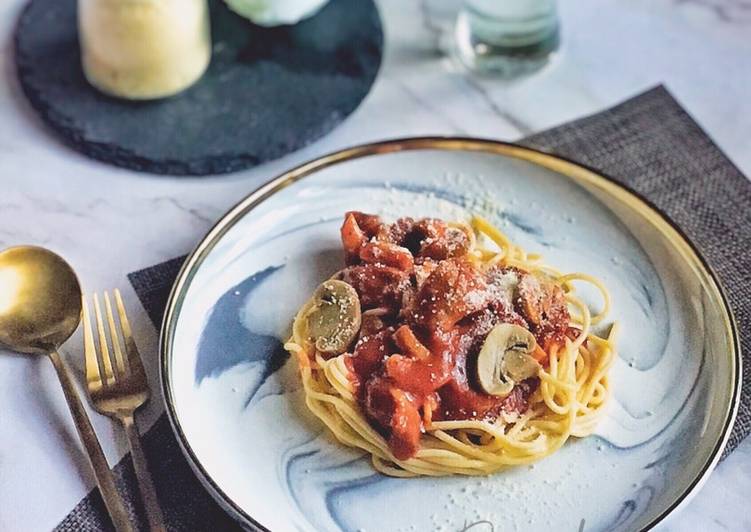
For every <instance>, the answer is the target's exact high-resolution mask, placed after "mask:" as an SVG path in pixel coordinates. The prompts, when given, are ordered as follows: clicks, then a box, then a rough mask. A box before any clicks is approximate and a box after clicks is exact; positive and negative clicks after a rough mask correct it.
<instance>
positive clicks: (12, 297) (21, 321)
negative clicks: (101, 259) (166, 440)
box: [0, 246, 133, 532]
mask: <svg viewBox="0 0 751 532" xmlns="http://www.w3.org/2000/svg"><path fill="white" fill-rule="evenodd" d="M80 321H81V287H80V285H79V284H78V279H77V278H76V274H75V272H74V271H73V269H72V268H71V267H70V266H69V265H68V263H67V262H65V261H64V260H63V259H62V258H61V257H59V256H58V255H55V254H54V253H52V252H51V251H48V250H46V249H44V248H39V247H34V246H19V247H13V248H9V249H6V250H5V251H2V252H0V344H4V345H5V346H7V347H8V348H10V349H11V350H13V351H17V352H19V353H28V354H35V355H47V356H49V358H50V360H51V361H52V365H53V366H55V370H56V371H57V376H58V378H59V379H60V384H61V386H62V387H63V392H64V394H65V399H66V400H67V401H68V408H70V413H71V414H72V415H73V420H74V421H75V424H76V429H77V430H78V435H79V436H80V438H81V441H82V442H83V445H84V447H85V448H86V452H87V453H88V456H89V460H90V462H91V466H92V468H93V469H94V475H95V477H96V480H97V483H98V484H99V490H100V492H101V494H102V498H103V499H104V504H105V506H107V510H108V511H109V514H110V516H111V517H112V522H113V524H114V525H115V528H116V529H117V530H118V532H120V531H132V530H133V529H132V527H131V525H130V521H129V520H128V513H127V512H126V510H125V505H124V504H123V500H122V499H121V498H120V494H119V493H118V491H117V488H115V481H114V478H113V476H112V471H110V468H109V465H108V464H107V459H106V458H105V457H104V453H103V452H102V448H101V446H100V445H99V441H98V440H97V437H96V433H95V432H94V428H93V427H92V426H91V421H89V416H88V415H87V414H86V410H84V407H83V404H82V403H81V399H80V398H79V396H78V392H77V391H76V388H75V387H74V385H73V379H72V378H71V376H70V373H69V372H68V370H67V369H66V367H65V365H64V364H63V362H62V359H61V357H60V354H59V353H58V352H57V350H58V349H59V348H60V346H61V345H62V344H63V343H64V342H65V341H66V340H68V338H70V336H71V335H72V334H73V333H74V332H75V330H76V329H77V328H78V324H79V323H80Z"/></svg>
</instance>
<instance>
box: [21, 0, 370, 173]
mask: <svg viewBox="0 0 751 532" xmlns="http://www.w3.org/2000/svg"><path fill="white" fill-rule="evenodd" d="M210 6H211V21H212V24H211V25H212V38H213V41H214V43H213V45H214V54H213V58H212V62H211V65H210V66H209V69H208V71H207V72H206V74H205V75H204V77H203V78H202V79H201V80H200V81H199V82H198V83H197V84H196V85H194V86H193V87H191V88H190V89H188V90H187V91H185V92H184V93H182V94H179V95H177V96H175V97H173V98H170V99H166V100H158V101H151V102H127V101H124V100H118V99H115V98H110V97H107V96H104V95H102V94H100V93H99V92H97V91H96V90H95V89H93V88H92V87H91V86H90V85H89V84H88V83H87V81H86V79H85V78H84V75H83V71H82V69H81V65H80V56H79V47H78V35H77V30H76V0H32V1H31V2H29V4H28V5H27V6H26V9H25V10H24V11H23V13H22V15H21V17H20V19H19V22H18V27H17V29H16V63H17V66H18V76H19V79H20V82H21V86H22V87H23V90H24V92H25V93H26V95H27V96H28V98H29V100H30V101H31V104H32V106H33V107H34V108H35V109H36V110H37V111H38V112H39V114H40V115H41V117H42V118H43V119H44V121H45V122H46V123H47V124H49V125H50V126H51V127H52V128H53V129H54V130H55V131H57V132H58V133H59V134H60V135H61V136H62V138H63V139H64V140H65V141H66V142H67V143H68V144H70V145H71V146H72V147H73V148H75V149H76V150H78V151H81V152H83V153H84V154H86V155H88V156H90V157H93V158H95V159H99V160H101V161H104V162H107V163H111V164H115V165H118V166H124V167H126V168H131V169H133V170H139V171H144V172H153V173H161V174H189V175H206V174H220V173H226V172H233V171H236V170H240V169H243V168H247V167H250V166H254V165H257V164H260V163H262V162H264V161H268V160H271V159H275V158H278V157H281V156H282V155H285V154H287V153H289V152H291V151H294V150H296V149H299V148H301V147H303V146H305V145H307V144H309V143H311V142H313V141H314V140H316V139H318V138H320V137H321V136H322V135H324V134H326V133H328V132H329V131H331V130H332V129H333V128H334V127H335V126H336V125H338V124H339V123H340V122H341V121H342V120H344V119H345V118H346V117H347V116H348V115H349V114H350V113H352V112H353V111H354V110H355V108H357V106H358V105H359V104H360V102H361V101H362V100H363V98H365V96H366V95H367V93H368V91H369V90H370V87H371V86H372V84H373V81H374V80H375V77H376V74H377V72H378V68H379V66H380V63H381V53H382V49H383V33H382V30H381V22H380V18H379V16H378V11H377V9H376V7H375V5H374V4H373V0H331V2H330V3H329V4H328V5H327V6H326V7H324V8H323V10H321V11H320V12H319V13H318V14H317V15H315V16H314V17H312V18H310V19H307V20H304V21H302V22H301V23H299V24H297V25H295V26H281V27H277V28H271V29H268V28H262V27H260V26H255V25H253V24H251V23H250V22H248V21H247V20H245V19H243V18H241V17H239V16H237V15H235V14H234V13H232V12H231V11H229V9H227V7H226V6H225V5H224V3H223V2H222V1H221V0H211V1H210Z"/></svg>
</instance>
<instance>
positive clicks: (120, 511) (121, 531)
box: [49, 351, 133, 532]
mask: <svg viewBox="0 0 751 532" xmlns="http://www.w3.org/2000/svg"><path fill="white" fill-rule="evenodd" d="M49 356H50V360H51V361H52V365H53V366H55V370H56V371H57V376H58V378H59V379H60V385H61V386H62V388H63V393H64V394H65V399H66V401H67V402H68V408H69V409H70V413H71V414H72V415H73V421H74V422H75V424H76V430H78V435H79V437H80V438H81V442H82V443H83V446H84V447H85V448H86V453H87V455H88V457H89V461H90V462H91V467H92V468H93V469H94V476H95V477H96V480H97V483H98V484H99V491H100V493H101V494H102V499H104V505H105V506H106V507H107V511H108V512H109V514H110V517H111V518H112V524H114V525H115V529H116V530H117V531H118V532H132V531H133V527H132V526H131V524H130V520H129V519H128V512H127V511H126V510H125V505H124V503H123V500H122V498H121V497H120V494H119V492H118V491H117V488H116V487H115V480H114V478H113V476H112V471H111V470H110V467H109V464H108V463H107V458H105V456H104V452H103V451H102V447H101V446H100V445H99V440H98V439H97V437H96V433H95V432H94V427H92V426H91V421H90V420H89V416H88V415H87V414H86V410H85V409H84V407H83V404H82V403H81V399H80V397H79V396H78V392H77V391H76V388H75V386H74V385H73V379H72V378H71V376H70V373H69V372H68V369H67V368H66V367H65V365H64V364H63V361H62V359H61V358H60V354H59V353H58V352H57V351H52V352H51V353H50V354H49Z"/></svg>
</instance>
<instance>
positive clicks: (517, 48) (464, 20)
mask: <svg viewBox="0 0 751 532" xmlns="http://www.w3.org/2000/svg"><path fill="white" fill-rule="evenodd" d="M559 35H560V32H559V22H558V13H557V10H556V5H555V0H464V2H463V6H462V10H461V11H460V13H459V16H458V18H457V23H456V52H457V54H458V56H459V59H460V60H461V62H462V63H464V64H465V65H466V66H467V67H469V68H470V69H472V70H474V71H476V72H481V73H489V74H496V75H499V76H501V77H506V78H513V77H518V76H521V75H525V74H529V73H531V72H534V71H535V70H538V69H540V68H542V67H543V66H544V65H545V64H547V63H548V61H549V60H550V57H551V55H552V54H553V52H555V51H556V50H557V49H558V46H559V43H560V36H559Z"/></svg>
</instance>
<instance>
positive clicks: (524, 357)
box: [477, 323, 540, 397]
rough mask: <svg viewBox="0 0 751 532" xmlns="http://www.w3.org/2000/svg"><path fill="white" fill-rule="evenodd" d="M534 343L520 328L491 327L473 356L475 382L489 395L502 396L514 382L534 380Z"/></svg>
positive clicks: (522, 328)
mask: <svg viewBox="0 0 751 532" xmlns="http://www.w3.org/2000/svg"><path fill="white" fill-rule="evenodd" d="M536 345H537V342H536V340H535V337H534V335H533V334H532V333H531V332H529V331H528V330H527V329H525V328H524V327H520V326H519V325H512V324H511V323H501V324H499V325H496V326H495V327H493V329H492V330H491V331H490V333H488V336H487V338H485V343H484V344H483V345H482V349H480V354H479V355H478V356H477V380H478V381H479V383H480V387H481V388H482V389H483V390H484V391H485V393H488V394H490V395H497V396H501V397H504V396H506V395H508V394H510V393H511V390H513V389H514V386H515V385H516V383H518V382H521V381H523V380H525V379H528V378H530V377H534V376H536V375H537V374H538V372H539V370H540V364H539V363H538V362H537V361H536V360H535V359H534V358H532V356H530V355H531V353H532V352H533V351H534V350H535V346H536Z"/></svg>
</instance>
